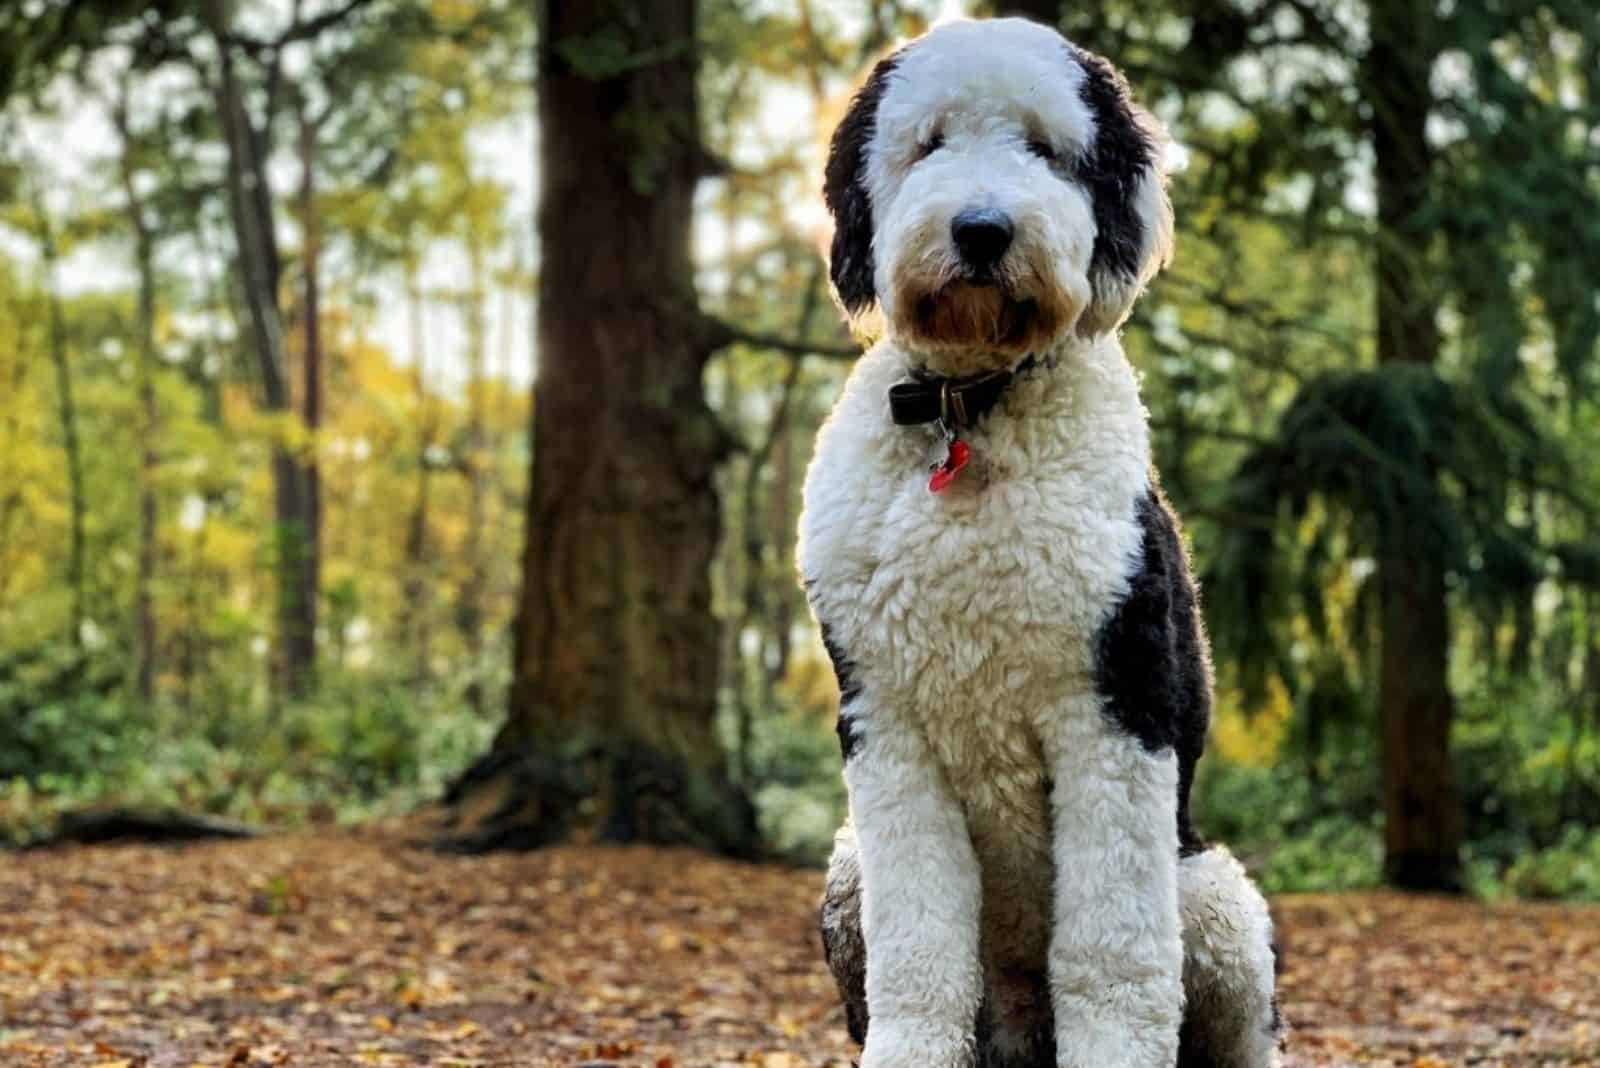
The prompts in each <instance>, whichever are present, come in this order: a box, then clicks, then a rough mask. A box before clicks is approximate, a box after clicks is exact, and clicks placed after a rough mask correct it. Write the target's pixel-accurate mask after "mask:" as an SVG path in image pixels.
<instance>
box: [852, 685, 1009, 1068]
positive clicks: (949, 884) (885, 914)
mask: <svg viewBox="0 0 1600 1068" xmlns="http://www.w3.org/2000/svg"><path fill="white" fill-rule="evenodd" d="M858 708H859V706H857V708H852V709H851V711H852V712H853V713H856V714H855V715H852V716H851V724H852V726H851V729H852V730H854V731H857V732H859V734H860V741H859V743H858V744H857V746H856V747H855V751H854V753H853V754H852V755H851V757H850V759H849V760H848V761H847V762H846V764H845V770H844V774H845V782H846V784H847V785H848V786H849V788H850V813H851V819H852V820H853V821H854V822H855V828H856V837H857V840H858V842H859V844H860V850H861V868H862V871H861V875H862V905H861V908H862V917H861V926H862V934H863V936H864V938H865V941H866V947H867V1040H866V1044H865V1046H864V1048H863V1050H862V1054H861V1068H966V1066H968V1065H970V1064H972V1062H973V1051H974V1041H973V1028H974V1027H975V1025H976V1021H977V1013H978V1002H979V999H980V997H981V979H980V971H979V965H978V905H979V886H978V863H977V859H976V857H975V856H974V854H973V851H972V840H971V838H970V837H969V836H968V833H967V825H966V819H965V817H964V816H963V815H962V812H961V806H960V804H959V803H958V802H957V800H956V798H955V795H954V794H953V792H952V791H951V789H950V784H949V782H948V780H947V779H946V777H945V775H944V772H943V771H942V770H941V769H940V767H939V766H938V764H937V762H936V761H935V760H934V758H933V754H932V753H931V752H929V750H928V746H927V744H926V743H925V742H924V741H923V740H922V738H921V737H920V735H919V734H917V733H916V732H915V730H914V729H912V728H910V727H909V726H902V725H899V724H885V723H880V722H874V721H873V718H871V717H865V716H861V715H859V712H858Z"/></svg>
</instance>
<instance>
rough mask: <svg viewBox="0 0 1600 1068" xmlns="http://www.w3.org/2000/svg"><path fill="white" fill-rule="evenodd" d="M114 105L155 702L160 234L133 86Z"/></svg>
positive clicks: (136, 617)
mask: <svg viewBox="0 0 1600 1068" xmlns="http://www.w3.org/2000/svg"><path fill="white" fill-rule="evenodd" d="M112 110H113V116H112V117H113V120H114V122H115V125H116V127H117V133H118V136H119V137H120V138H121V140H122V152H121V156H120V160H119V163H120V167H119V170H120V174H121V179H122V192H123V196H124V198H125V200H126V204H125V210H126V211H127V215H128V224H129V226H130V227H131V228H132V230H133V258H134V266H135V269H136V271H137V273H138V276H139V354H138V394H139V474H138V483H139V535H138V549H137V557H138V564H137V570H136V572H135V576H134V593H133V636H134V676H135V685H136V686H137V690H138V694H139V699H140V700H141V701H143V702H145V703H146V704H149V703H150V702H151V701H153V700H154V699H155V694H156V667H157V665H156V658H157V656H158V650H157V641H158V636H157V633H156V615H155V582H156V550H157V547H156V537H157V532H158V527H157V519H158V514H157V504H156V485H155V483H156V466H157V462H158V454H157V448H156V436H157V434H158V433H159V419H160V413H159V412H158V410H157V407H156V386H155V364H156V277H155V234H154V233H153V232H152V230H151V227H150V222H149V219H148V218H146V216H145V211H144V203H143V202H142V200H141V199H140V197H139V191H138V188H137V186H136V185H135V183H134V167H133V129H132V126H131V125H130V124H129V121H128V110H127V89H126V87H124V89H123V94H122V96H121V97H120V98H119V99H118V101H117V104H116V106H115V107H114V108H113V109H112Z"/></svg>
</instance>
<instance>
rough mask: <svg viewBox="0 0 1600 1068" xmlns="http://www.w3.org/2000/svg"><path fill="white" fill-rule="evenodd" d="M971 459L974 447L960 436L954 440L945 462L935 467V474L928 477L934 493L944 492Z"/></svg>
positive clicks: (929, 487) (929, 485) (930, 487)
mask: <svg viewBox="0 0 1600 1068" xmlns="http://www.w3.org/2000/svg"><path fill="white" fill-rule="evenodd" d="M970 459H972V449H971V448H970V447H969V446H968V445H967V443H966V442H964V441H962V440H961V439H960V438H957V439H956V440H955V441H952V442H951V443H950V452H949V454H948V455H947V456H946V457H945V458H944V463H942V464H940V465H939V466H938V467H935V468H934V469H933V476H932V477H931V478H929V479H928V489H930V490H932V491H933V492H934V493H940V492H942V491H943V490H944V489H945V488H946V487H948V486H949V485H950V483H952V482H954V481H955V480H956V475H957V474H959V473H960V471H961V469H962V468H963V467H965V466H967V461H968V460H970Z"/></svg>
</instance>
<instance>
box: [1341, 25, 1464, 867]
mask: <svg viewBox="0 0 1600 1068" xmlns="http://www.w3.org/2000/svg"><path fill="white" fill-rule="evenodd" d="M1432 18H1433V16H1432V14H1431V5H1426V4H1424V3H1422V2H1420V0H1404V2H1395V3H1392V4H1377V5H1373V6H1372V8H1371V33H1372V45H1371V47H1370V49H1369V51H1368V54H1367V57H1366V61H1365V65H1364V69H1363V81H1364V83H1365V86H1364V87H1365V89H1366V91H1367V93H1366V95H1367V99H1368V101H1369V102H1370V106H1371V107H1372V113H1373V119H1372V143H1373V152H1374V157H1375V163H1376V172H1377V193H1378V227H1379V233H1378V242H1377V281H1378V291H1377V334H1378V360H1379V362H1380V363H1383V364H1388V365H1391V366H1393V365H1400V364H1424V365H1431V364H1433V363H1434V362H1436V361H1437V359H1438V356H1439V332H1438V328H1437V326H1436V324H1435V316H1436V314H1437V311H1438V306H1439V299H1438V296H1437V294H1436V292H1435V291H1434V290H1433V288H1432V286H1431V284H1430V281H1429V277H1428V271H1427V267H1426V260H1427V249H1428V246H1429V244H1430V234H1429V226H1428V223H1427V221H1426V219H1425V218H1424V214H1423V213H1424V209H1425V208H1426V206H1427V203H1428V196H1429V180H1430V173H1429V172H1430V169H1431V167H1432V153H1431V151H1430V149H1429V146H1428V139H1427V119H1428V113H1429V111H1430V109H1431V103H1432V101H1431V97H1430V91H1429V86H1428V76H1429V72H1430V70H1431V67H1432V51H1431V50H1430V43H1431V42H1432V40H1433V37H1434V34H1433V33H1432V30H1431V21H1432ZM1423 475H1424V477H1425V479H1426V480H1427V482H1428V483H1429V484H1430V485H1431V484H1432V483H1433V482H1434V481H1435V480H1436V478H1437V474H1436V472H1435V471H1433V470H1429V471H1426V472H1424V473H1423ZM1406 511H1407V509H1404V508H1393V509H1391V510H1390V513H1389V515H1388V516H1387V518H1386V520H1385V521H1384V522H1383V523H1382V528H1381V529H1380V531H1379V539H1380V550H1379V558H1378V567H1379V572H1378V591H1379V601H1380V608H1379V613H1380V618H1381V622H1382V637H1381V640H1380V647H1379V677H1378V707H1379V718H1380V721H1381V732H1380V733H1381V740H1382V780H1383V802H1384V805H1383V807H1384V872H1385V876H1386V878H1387V879H1388V881H1389V882H1390V883H1391V884H1393V885H1395V886H1400V887H1406V888H1410V889H1419V890H1458V889H1460V887H1461V867H1460V848H1461V833H1462V817H1461V811H1460V803H1459V800H1458V799H1457V797H1456V789H1455V775H1454V770H1453V767H1452V763H1451V754H1450V729H1451V722H1452V719H1453V716H1454V701H1453V699H1452V697H1451V694H1450V686H1449V657H1450V616H1449V605H1448V600H1447V592H1448V591H1447V583H1446V575H1445V564H1444V559H1443V555H1444V554H1443V553H1442V551H1441V547H1440V546H1438V545H1437V544H1434V543H1433V541H1432V539H1430V537H1429V535H1428V532H1427V524H1425V523H1418V522H1414V521H1412V519H1411V518H1409V517H1408V516H1407V515H1405V514H1404V513H1405V512H1406Z"/></svg>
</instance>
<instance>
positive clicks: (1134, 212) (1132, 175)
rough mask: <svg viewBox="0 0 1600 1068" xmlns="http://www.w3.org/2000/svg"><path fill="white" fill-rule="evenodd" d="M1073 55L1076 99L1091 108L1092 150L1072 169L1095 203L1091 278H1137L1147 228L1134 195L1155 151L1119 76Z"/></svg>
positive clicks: (1085, 55) (1079, 53) (1101, 61)
mask: <svg viewBox="0 0 1600 1068" xmlns="http://www.w3.org/2000/svg"><path fill="white" fill-rule="evenodd" d="M1073 55H1074V58H1076V59H1077V61H1078V63H1079V65H1080V66H1082V68H1083V84H1082V85H1081V86H1079V88H1078V95H1079V97H1081V98H1082V100H1083V102H1084V103H1085V104H1088V105H1089V110H1090V111H1091V112H1092V113H1093V115H1094V120H1095V138H1094V144H1093V145H1092V146H1090V148H1089V151H1088V152H1086V153H1084V154H1083V156H1082V157H1080V158H1079V160H1078V163H1077V167H1076V172H1077V177H1078V181H1080V182H1082V183H1083V185H1084V188H1085V189H1087V190H1088V191H1089V196H1090V199H1091V200H1093V202H1094V225H1095V239H1094V254H1093V257H1092V258H1091V260H1090V262H1089V274H1090V276H1091V277H1093V275H1094V274H1095V273H1096V272H1099V271H1113V272H1116V273H1117V274H1120V275H1122V276H1123V277H1124V278H1129V279H1132V278H1137V277H1138V276H1139V268H1140V266H1141V261H1142V259H1143V251H1144V243H1145V232H1144V230H1145V224H1144V219H1143V218H1142V217H1141V216H1140V215H1139V211H1138V208H1137V206H1136V204H1135V202H1134V194H1135V191H1136V190H1137V188H1138V184H1139V179H1140V178H1141V177H1142V176H1143V174H1144V172H1145V170H1146V169H1147V168H1148V167H1150V166H1151V165H1152V164H1153V163H1154V162H1155V159H1156V145H1155V142H1154V140H1153V139H1152V138H1151V136H1150V132H1149V131H1148V130H1146V129H1145V128H1144V127H1143V126H1141V125H1140V124H1139V120H1138V119H1137V118H1135V116H1134V108H1133V100H1132V98H1131V96H1130V95H1129V92H1128V82H1127V79H1126V78H1124V77H1123V76H1122V72H1121V71H1119V70H1117V68H1116V67H1114V66H1112V65H1111V62H1110V61H1109V60H1107V59H1105V58H1104V57H1102V56H1097V55H1095V54H1094V53H1093V52H1086V51H1084V50H1083V49H1081V48H1077V49H1074V52H1073Z"/></svg>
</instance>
